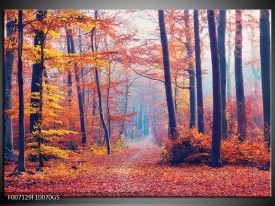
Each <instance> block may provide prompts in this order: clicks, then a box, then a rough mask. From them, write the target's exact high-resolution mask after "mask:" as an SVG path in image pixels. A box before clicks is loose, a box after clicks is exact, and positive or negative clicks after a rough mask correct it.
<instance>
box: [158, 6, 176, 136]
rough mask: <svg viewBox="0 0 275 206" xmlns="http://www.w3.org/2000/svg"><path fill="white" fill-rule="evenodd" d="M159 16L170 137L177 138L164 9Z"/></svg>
mask: <svg viewBox="0 0 275 206" xmlns="http://www.w3.org/2000/svg"><path fill="white" fill-rule="evenodd" d="M158 17H159V28H160V38H161V46H162V56H163V66H164V79H165V92H166V101H167V108H168V117H169V129H168V130H169V131H168V134H169V138H171V139H176V138H177V136H178V131H177V121H176V113H175V107H174V106H175V105H174V98H173V91H172V80H171V73H170V61H169V49H168V42H167V35H166V27H165V17H164V11H163V10H159V11H158Z"/></svg>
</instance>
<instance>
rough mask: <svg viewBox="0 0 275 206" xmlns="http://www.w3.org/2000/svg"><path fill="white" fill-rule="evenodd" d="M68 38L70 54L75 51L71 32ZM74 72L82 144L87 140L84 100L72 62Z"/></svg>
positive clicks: (77, 74) (77, 72) (77, 73)
mask: <svg viewBox="0 0 275 206" xmlns="http://www.w3.org/2000/svg"><path fill="white" fill-rule="evenodd" d="M69 39H70V44H71V45H70V48H71V52H72V54H74V53H75V45H74V39H73V36H72V35H71V34H69ZM74 72H75V81H76V90H77V98H78V107H79V113H80V127H81V135H82V144H83V145H85V144H86V141H87V135H86V125H85V114H84V102H83V97H82V89H81V87H80V77H79V69H78V67H77V64H74Z"/></svg>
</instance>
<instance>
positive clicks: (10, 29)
mask: <svg viewBox="0 0 275 206" xmlns="http://www.w3.org/2000/svg"><path fill="white" fill-rule="evenodd" d="M15 23H16V20H15V19H13V18H12V17H11V16H9V15H7V23H6V31H7V37H8V38H9V42H10V44H11V45H13V44H14V43H15V42H14V40H15V38H14V37H13V36H12V35H13V33H14V31H15V28H14V25H15ZM13 63H14V51H13V49H11V48H6V51H5V60H4V147H5V148H4V158H5V160H7V161H11V162H13V161H14V154H13V134H12V118H11V117H10V116H9V115H7V112H8V111H9V110H11V109H12V73H13Z"/></svg>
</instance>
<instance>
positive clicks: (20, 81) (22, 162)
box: [18, 10, 26, 172]
mask: <svg viewBox="0 0 275 206" xmlns="http://www.w3.org/2000/svg"><path fill="white" fill-rule="evenodd" d="M22 16H23V12H22V10H18V88H19V123H18V124H19V157H18V171H19V172H25V171H26V169H25V122H24V82H23V63H22V48H23V23H22V18H23V17H22Z"/></svg>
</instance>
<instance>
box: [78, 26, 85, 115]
mask: <svg viewBox="0 0 275 206" xmlns="http://www.w3.org/2000/svg"><path fill="white" fill-rule="evenodd" d="M81 35H82V34H81V31H80V29H79V36H78V42H79V53H82V38H81ZM81 83H82V92H81V95H82V102H83V110H84V113H85V108H86V107H85V88H84V68H81ZM85 116H86V115H85Z"/></svg>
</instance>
